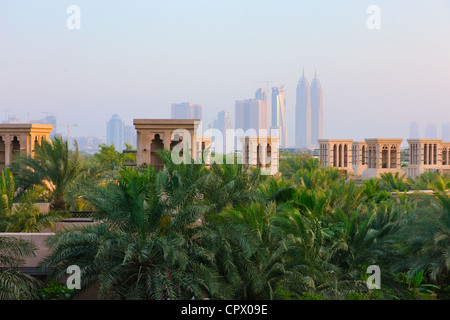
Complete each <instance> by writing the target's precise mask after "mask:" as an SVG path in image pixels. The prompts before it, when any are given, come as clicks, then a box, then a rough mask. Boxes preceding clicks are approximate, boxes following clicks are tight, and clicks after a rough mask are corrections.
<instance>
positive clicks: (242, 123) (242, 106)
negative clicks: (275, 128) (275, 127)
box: [235, 88, 269, 135]
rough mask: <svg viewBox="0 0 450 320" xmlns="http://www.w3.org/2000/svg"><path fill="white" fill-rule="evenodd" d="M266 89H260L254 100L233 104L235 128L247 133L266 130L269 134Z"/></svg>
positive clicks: (257, 132)
mask: <svg viewBox="0 0 450 320" xmlns="http://www.w3.org/2000/svg"><path fill="white" fill-rule="evenodd" d="M268 109H269V108H268V101H267V95H266V89H264V88H260V89H258V90H257V91H256V93H255V99H248V100H241V101H236V104H235V128H236V129H242V130H244V131H247V130H249V129H253V130H255V133H256V135H258V134H259V130H260V129H263V130H267V134H269V132H268V129H269V110H268Z"/></svg>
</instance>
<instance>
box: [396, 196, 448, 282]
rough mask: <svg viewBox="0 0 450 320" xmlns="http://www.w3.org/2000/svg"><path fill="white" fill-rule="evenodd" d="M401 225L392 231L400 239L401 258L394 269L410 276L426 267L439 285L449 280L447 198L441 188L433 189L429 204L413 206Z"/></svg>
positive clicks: (428, 273)
mask: <svg viewBox="0 0 450 320" xmlns="http://www.w3.org/2000/svg"><path fill="white" fill-rule="evenodd" d="M403 224H404V227H403V228H401V229H400V231H399V232H398V233H397V234H396V240H397V241H398V242H404V243H405V245H404V246H402V254H403V255H404V257H405V258H404V259H402V260H401V261H398V263H397V269H398V270H405V269H406V270H407V275H408V277H410V278H413V277H415V276H416V275H417V274H419V273H420V272H421V270H426V271H427V272H426V274H427V275H428V276H429V277H430V279H431V280H432V281H433V282H435V283H437V284H439V285H444V284H446V285H448V284H449V281H450V198H449V196H448V195H447V194H446V192H445V191H439V190H436V191H435V194H434V196H433V197H432V202H431V206H427V207H417V208H415V209H414V210H413V211H412V213H411V214H410V215H407V216H405V218H404V221H403Z"/></svg>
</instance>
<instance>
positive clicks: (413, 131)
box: [409, 121, 420, 139]
mask: <svg viewBox="0 0 450 320" xmlns="http://www.w3.org/2000/svg"><path fill="white" fill-rule="evenodd" d="M409 138H410V139H419V138H420V134H419V124H418V123H417V122H415V121H414V122H411V124H410V126H409Z"/></svg>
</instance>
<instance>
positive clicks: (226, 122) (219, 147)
mask: <svg viewBox="0 0 450 320" xmlns="http://www.w3.org/2000/svg"><path fill="white" fill-rule="evenodd" d="M213 128H214V129H217V130H219V131H220V132H221V133H222V141H217V140H215V141H214V146H215V151H216V152H219V153H223V154H225V153H226V146H227V140H226V134H227V130H229V129H232V127H231V119H230V116H229V114H228V112H226V111H223V110H222V111H220V112H219V113H218V114H217V119H216V120H214V122H213Z"/></svg>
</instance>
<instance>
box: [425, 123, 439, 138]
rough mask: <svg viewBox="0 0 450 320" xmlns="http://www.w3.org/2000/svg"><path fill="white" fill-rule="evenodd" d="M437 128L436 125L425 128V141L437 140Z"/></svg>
mask: <svg viewBox="0 0 450 320" xmlns="http://www.w3.org/2000/svg"><path fill="white" fill-rule="evenodd" d="M437 136H438V135H437V127H436V125H435V124H432V123H429V124H427V126H426V128H425V139H437Z"/></svg>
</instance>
